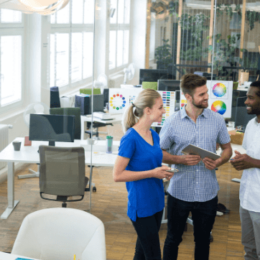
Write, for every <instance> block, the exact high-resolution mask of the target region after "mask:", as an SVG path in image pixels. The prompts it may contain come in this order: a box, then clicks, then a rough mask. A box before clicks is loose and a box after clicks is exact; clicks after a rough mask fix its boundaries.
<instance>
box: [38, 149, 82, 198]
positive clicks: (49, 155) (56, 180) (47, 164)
mask: <svg viewBox="0 0 260 260" xmlns="http://www.w3.org/2000/svg"><path fill="white" fill-rule="evenodd" d="M39 153H40V193H44V194H51V195H57V196H76V195H78V196H84V192H85V186H86V185H85V152H84V148H83V147H53V146H43V145H42V146H40V147H39Z"/></svg>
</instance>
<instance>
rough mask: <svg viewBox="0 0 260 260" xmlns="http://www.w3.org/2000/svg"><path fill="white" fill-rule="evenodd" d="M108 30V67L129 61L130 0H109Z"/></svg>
mask: <svg viewBox="0 0 260 260" xmlns="http://www.w3.org/2000/svg"><path fill="white" fill-rule="evenodd" d="M110 10H111V11H110V32H109V69H110V70H114V69H116V68H120V67H122V66H123V65H127V64H128V61H129V31H130V0H111V9H110Z"/></svg>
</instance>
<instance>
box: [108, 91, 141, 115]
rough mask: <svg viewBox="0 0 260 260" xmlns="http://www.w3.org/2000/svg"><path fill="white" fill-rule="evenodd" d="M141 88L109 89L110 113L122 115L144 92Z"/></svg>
mask: <svg viewBox="0 0 260 260" xmlns="http://www.w3.org/2000/svg"><path fill="white" fill-rule="evenodd" d="M142 90H143V89H141V88H136V89H122V88H111V89H109V113H110V114H122V113H124V112H125V110H126V109H127V108H128V107H129V105H130V104H132V103H133V102H134V100H135V98H136V97H137V96H138V94H139V93H140V92H141V91H142Z"/></svg>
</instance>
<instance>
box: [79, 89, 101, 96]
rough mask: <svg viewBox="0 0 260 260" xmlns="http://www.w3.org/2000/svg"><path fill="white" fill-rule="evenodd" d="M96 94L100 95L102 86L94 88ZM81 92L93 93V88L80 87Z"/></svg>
mask: <svg viewBox="0 0 260 260" xmlns="http://www.w3.org/2000/svg"><path fill="white" fill-rule="evenodd" d="M93 92H94V95H100V94H101V90H100V88H94V89H93ZM79 93H80V94H86V95H92V89H91V88H81V89H79Z"/></svg>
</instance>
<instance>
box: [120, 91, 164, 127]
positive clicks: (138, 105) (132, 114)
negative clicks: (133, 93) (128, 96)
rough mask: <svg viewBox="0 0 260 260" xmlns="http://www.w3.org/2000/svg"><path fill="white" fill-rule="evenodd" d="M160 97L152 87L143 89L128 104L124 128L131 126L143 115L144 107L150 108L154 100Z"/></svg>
mask: <svg viewBox="0 0 260 260" xmlns="http://www.w3.org/2000/svg"><path fill="white" fill-rule="evenodd" d="M159 97H161V96H160V94H159V93H158V92H157V91H156V90H154V89H144V90H143V91H142V92H140V94H139V95H138V97H137V98H136V99H135V101H134V103H133V104H132V105H130V106H129V108H128V109H127V111H126V114H125V117H124V123H123V124H124V128H125V130H126V131H127V130H128V129H129V128H131V127H133V126H134V125H135V124H136V123H137V122H138V120H139V119H140V118H141V117H142V116H143V114H144V109H145V108H146V107H149V108H152V107H153V105H154V104H155V100H156V99H157V98H159Z"/></svg>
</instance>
